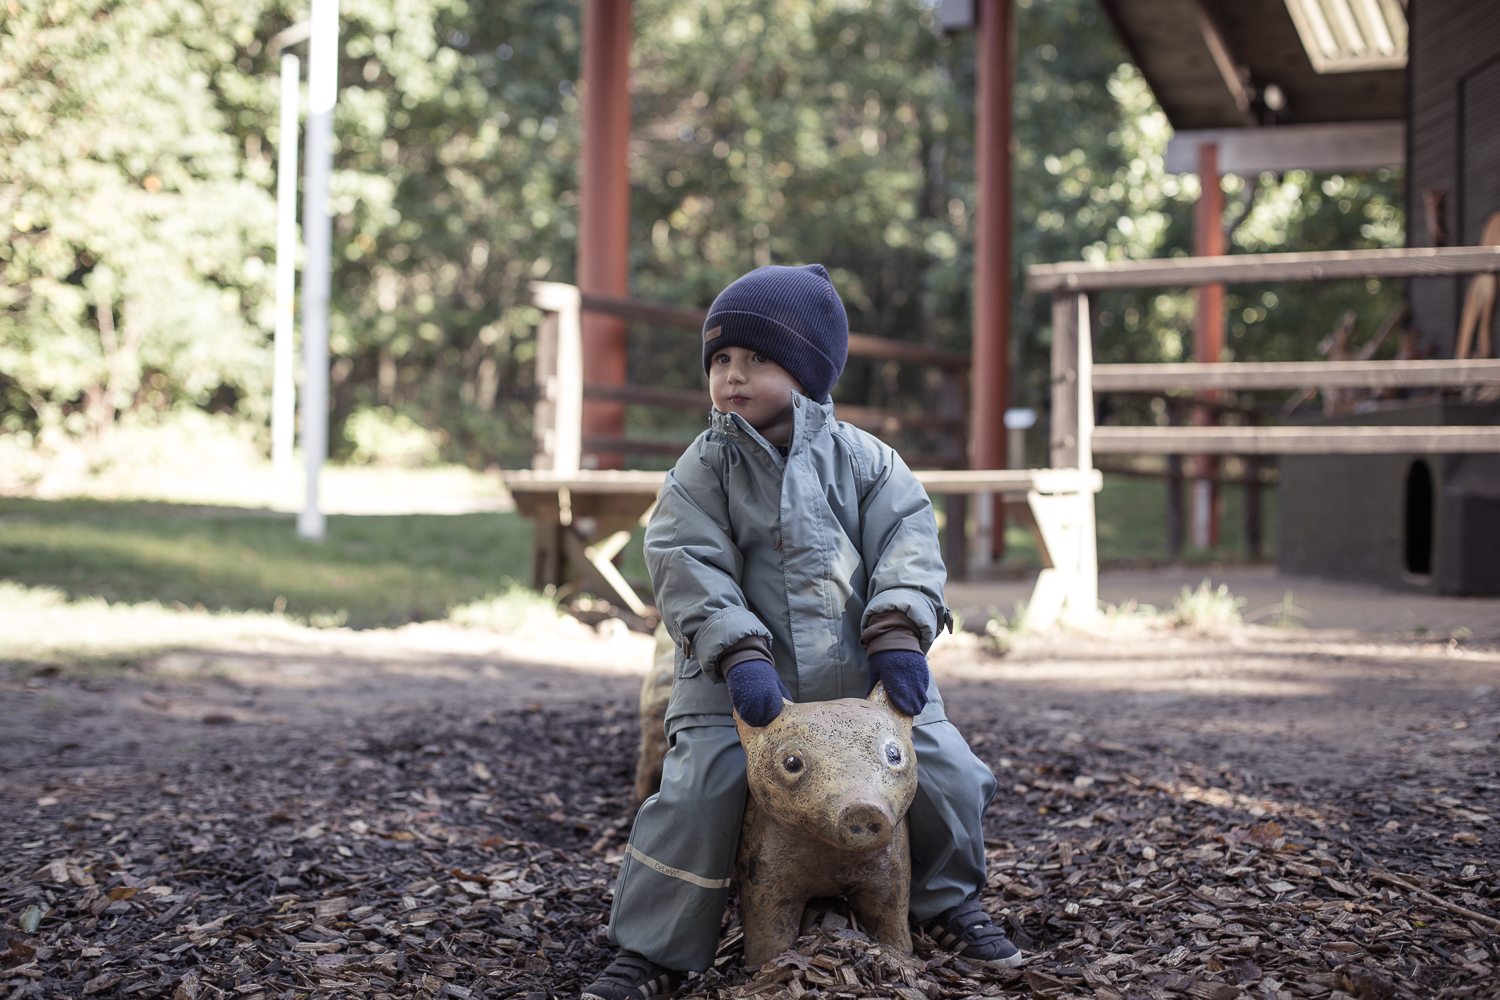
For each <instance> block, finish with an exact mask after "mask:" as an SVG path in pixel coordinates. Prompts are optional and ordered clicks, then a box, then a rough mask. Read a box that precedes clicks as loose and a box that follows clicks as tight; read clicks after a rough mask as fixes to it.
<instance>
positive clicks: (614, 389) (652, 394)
mask: <svg viewBox="0 0 1500 1000" xmlns="http://www.w3.org/2000/svg"><path fill="white" fill-rule="evenodd" d="M583 398H584V399H601V400H606V401H608V402H611V403H625V404H627V405H631V406H659V407H665V408H673V409H680V410H700V411H703V412H707V411H708V410H710V409H712V406H713V404H712V403H711V402H710V401H709V399H708V394H707V393H706V392H704V391H702V390H693V389H656V388H653V387H651V386H647V385H596V384H593V383H590V384H588V385H585V386H584V387H583ZM834 412H835V416H837V417H838V419H840V420H845V421H848V422H849V423H851V424H853V425H854V426H856V427H858V428H860V429H862V430H867V431H869V432H871V433H872V434H895V433H897V432H898V431H901V430H905V429H912V430H946V431H952V432H954V433H961V432H962V431H963V429H964V422H963V420H962V418H957V417H941V416H938V417H932V416H926V415H922V414H917V415H912V414H907V413H902V412H900V411H899V410H882V409H879V408H878V407H873V406H854V405H852V404H848V403H840V404H839V405H838V406H837V407H836V409H835V411H834ZM659 443H660V442H657V444H659ZM648 444H649V443H648ZM650 446H651V447H653V448H654V447H655V446H656V445H655V444H651V445H650ZM678 450H679V451H681V449H680V448H679V449H678ZM654 453H655V452H653V454H654Z"/></svg>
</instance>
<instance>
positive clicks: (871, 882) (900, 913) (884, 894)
mask: <svg viewBox="0 0 1500 1000" xmlns="http://www.w3.org/2000/svg"><path fill="white" fill-rule="evenodd" d="M910 903H911V835H910V832H909V827H908V824H907V821H906V817H905V816H903V817H901V821H900V822H899V823H897V824H896V831H895V836H893V837H892V838H891V846H890V847H889V848H887V850H886V851H885V853H884V855H883V856H882V857H881V859H880V861H879V863H877V864H874V865H871V866H870V867H869V868H868V869H866V871H865V874H864V878H863V879H862V880H861V882H860V884H859V885H858V886H856V887H855V888H854V889H853V890H852V891H851V892H850V893H849V908H850V909H852V910H853V911H854V914H855V916H857V917H859V919H860V921H861V922H862V923H864V925H865V930H866V931H867V932H868V933H869V934H871V935H872V936H874V938H875V940H877V941H879V942H880V943H881V944H888V945H890V946H891V947H893V948H900V949H901V950H902V951H905V952H909V951H911V930H910V929H909V927H908V926H907V907H908V906H909V905H910Z"/></svg>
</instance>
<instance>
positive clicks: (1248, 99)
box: [1100, 0, 1406, 130]
mask: <svg viewBox="0 0 1500 1000" xmlns="http://www.w3.org/2000/svg"><path fill="white" fill-rule="evenodd" d="M1100 3H1101V5H1102V6H1103V8H1104V10H1105V13H1106V14H1107V15H1108V16H1109V18H1110V20H1111V21H1112V22H1113V24H1114V27H1115V31H1116V33H1117V34H1118V35H1119V36H1120V38H1121V40H1122V41H1123V42H1124V44H1125V47H1126V49H1127V50H1128V51H1129V52H1130V55H1131V58H1132V59H1133V60H1134V62H1135V64H1136V65H1137V66H1138V67H1139V68H1140V70H1141V72H1142V73H1143V74H1144V75H1145V77H1146V82H1147V83H1149V84H1150V85H1151V89H1152V90H1153V91H1154V92H1155V94H1156V98H1157V100H1158V101H1159V102H1160V103H1161V106H1162V108H1163V110H1165V111H1166V114H1167V118H1168V120H1169V121H1171V123H1172V125H1173V127H1174V128H1176V129H1179V130H1182V129H1209V128H1235V127H1242V126H1246V125H1256V124H1270V123H1272V122H1275V123H1277V124H1312V123H1323V122H1352V121H1381V120H1387V121H1388V120H1394V119H1402V118H1405V117H1406V69H1405V67H1404V63H1405V58H1404V54H1405V49H1406V45H1405V41H1406V39H1405V17H1404V14H1403V13H1402V11H1401V10H1400V8H1398V7H1396V6H1395V3H1396V0H1389V2H1380V0H1375V3H1378V6H1379V8H1381V9H1385V10H1386V16H1387V17H1388V18H1389V19H1390V21H1391V22H1392V26H1393V27H1394V28H1395V29H1396V31H1397V32H1398V41H1399V48H1400V53H1399V54H1398V55H1395V56H1392V55H1390V54H1386V55H1385V56H1384V57H1383V58H1376V57H1374V54H1373V53H1372V54H1371V55H1370V56H1367V57H1365V58H1363V59H1352V58H1345V59H1342V60H1341V59H1340V58H1339V53H1337V52H1334V53H1332V55H1331V56H1330V55H1329V54H1328V53H1325V52H1318V51H1317V46H1316V44H1315V43H1313V48H1314V51H1315V52H1316V54H1317V56H1318V61H1319V63H1320V65H1321V68H1322V69H1323V70H1324V72H1319V71H1318V69H1317V68H1314V65H1313V58H1312V57H1310V56H1309V54H1308V47H1305V46H1304V40H1303V37H1302V35H1300V34H1299V31H1298V27H1299V26H1298V24H1297V23H1296V21H1294V18H1293V14H1292V10H1291V9H1290V8H1292V7H1296V8H1298V9H1299V17H1303V18H1304V23H1303V25H1302V28H1303V30H1304V31H1305V32H1308V33H1309V37H1310V38H1311V32H1310V31H1309V29H1308V25H1307V24H1306V21H1305V17H1306V15H1305V14H1303V13H1302V8H1304V7H1306V6H1307V5H1308V4H1309V3H1311V4H1312V5H1313V6H1317V5H1318V4H1319V0H1100ZM1361 4H1362V5H1363V6H1362V7H1361V6H1360V5H1361ZM1345 5H1347V6H1349V7H1350V10H1351V12H1356V13H1359V15H1360V17H1361V18H1365V17H1367V16H1368V12H1369V11H1370V10H1372V9H1375V8H1374V6H1373V5H1372V2H1371V0H1321V8H1322V9H1323V10H1324V11H1326V10H1328V9H1329V8H1340V7H1342V6H1345ZM1314 13H1315V14H1316V12H1314ZM1335 13H1337V11H1335ZM1361 23H1363V22H1361ZM1334 27H1335V28H1337V27H1338V25H1337V23H1335V24H1334ZM1325 37H1327V36H1326V34H1325ZM1341 40H1342V39H1341ZM1356 44H1357V41H1356ZM1361 66H1364V67H1369V66H1383V67H1385V68H1357V67H1361ZM1339 70H1350V71H1339ZM1273 84H1274V85H1275V87H1276V88H1279V90H1280V92H1281V95H1283V96H1284V103H1283V106H1282V107H1281V108H1280V109H1279V110H1276V109H1275V108H1274V106H1275V105H1276V104H1277V103H1281V102H1278V101H1277V100H1276V98H1277V96H1278V95H1276V93H1275V91H1274V90H1272V91H1271V92H1270V99H1269V100H1267V89H1268V88H1269V87H1270V86H1271V85H1273ZM1268 105H1269V106H1268Z"/></svg>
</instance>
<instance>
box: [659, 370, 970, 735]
mask: <svg viewBox="0 0 1500 1000" xmlns="http://www.w3.org/2000/svg"><path fill="white" fill-rule="evenodd" d="M793 403H794V404H795V409H794V410H793V416H794V425H795V426H794V429H793V432H792V438H791V441H790V443H789V450H788V455H787V457H786V458H782V456H781V454H780V452H779V451H777V449H776V448H775V447H773V446H772V445H771V444H769V443H768V442H767V441H766V440H765V439H764V438H763V437H761V436H760V434H758V433H757V432H756V431H755V430H754V429H753V428H752V427H751V426H750V425H749V424H748V423H746V422H745V420H744V418H742V417H740V416H739V415H738V414H729V415H727V416H726V415H725V414H722V413H719V412H717V411H715V412H714V413H713V414H712V416H711V426H710V427H709V429H708V430H707V431H704V432H703V433H702V434H701V435H699V436H698V439H697V440H696V441H694V442H693V443H692V445H690V446H689V447H688V449H687V451H686V452H684V453H683V456H682V458H680V459H679V460H678V462H677V467H676V468H675V469H673V470H672V471H671V472H670V473H668V474H667V479H666V482H665V484H664V485H663V486H662V491H661V498H660V503H659V504H658V505H657V508H656V512H655V514H653V516H652V518H651V523H650V525H649V526H648V527H647V529H646V564H647V566H648V567H649V568H650V570H651V580H652V583H653V585H654V587H655V590H656V601H657V606H658V607H659V608H660V609H661V612H662V616H663V620H664V621H665V622H666V626H667V630H668V631H669V632H670V633H671V635H672V638H673V640H675V641H676V643H677V675H676V678H675V680H674V682H673V684H672V698H671V701H670V703H669V704H668V707H667V730H668V732H669V733H673V732H676V731H677V730H678V729H681V728H683V727H685V726H691V725H711V724H723V723H726V722H728V721H729V720H728V718H727V717H729V716H730V715H731V712H732V709H731V706H730V701H729V691H728V687H727V686H726V685H725V684H724V679H723V677H722V675H721V671H720V669H719V658H720V655H721V654H723V653H724V652H725V651H726V650H728V649H729V648H730V647H732V646H734V645H735V644H736V643H737V642H740V641H741V640H743V639H745V638H746V637H747V636H755V635H758V636H763V637H765V638H766V639H767V640H769V642H770V645H771V652H772V659H773V661H774V663H775V666H776V671H777V673H778V674H779V675H780V677H781V680H782V682H783V683H784V684H786V686H787V690H789V691H791V693H792V699H793V700H794V701H798V702H805V701H827V700H831V699H834V698H862V697H864V696H865V694H866V693H867V690H868V687H869V672H868V667H867V665H866V657H865V651H864V649H862V648H861V646H860V633H861V631H862V629H863V628H864V627H865V625H866V624H867V623H868V622H869V620H870V619H871V618H872V617H874V616H876V615H879V614H882V613H884V612H889V611H900V612H902V613H904V614H905V615H906V616H907V617H908V618H909V619H911V622H912V624H913V625H915V627H916V631H917V633H918V635H917V639H918V642H919V644H920V646H921V648H922V651H923V652H924V653H925V652H926V651H927V648H928V647H929V646H931V645H932V641H933V639H934V638H936V635H937V630H938V629H939V628H940V627H942V626H943V625H944V624H949V623H950V622H951V618H950V616H949V614H948V611H947V609H946V608H945V607H944V606H943V584H944V581H945V579H946V575H947V574H946V571H945V569H944V566H943V562H942V558H941V555H940V550H939V545H938V535H937V523H936V521H935V520H934V518H933V513H932V504H931V502H930V501H929V500H928V498H927V493H926V491H925V490H923V488H922V485H921V484H920V483H919V482H917V479H916V477H915V476H913V475H912V474H911V470H910V469H908V468H907V467H906V463H905V462H903V461H902V460H901V456H899V455H897V454H896V453H895V451H893V450H892V449H891V448H889V447H888V446H886V445H885V444H883V443H881V442H880V441H879V440H878V439H876V438H875V437H873V436H871V435H869V434H866V433H865V432H864V431H861V430H859V429H857V428H855V427H851V426H850V425H849V424H846V423H842V422H839V421H836V420H835V419H834V414H833V404H832V403H823V404H819V403H814V402H812V401H811V400H809V399H808V398H806V397H805V396H801V395H794V396H793ZM950 627H951V625H950ZM927 697H928V703H927V707H926V708H925V709H924V710H923V711H922V713H921V714H920V715H919V716H918V717H917V719H916V722H917V724H919V725H920V724H923V723H927V722H933V721H936V720H939V719H942V718H944V714H943V705H942V701H941V699H940V698H939V696H938V691H937V685H936V684H935V683H932V684H929V685H928V689H927Z"/></svg>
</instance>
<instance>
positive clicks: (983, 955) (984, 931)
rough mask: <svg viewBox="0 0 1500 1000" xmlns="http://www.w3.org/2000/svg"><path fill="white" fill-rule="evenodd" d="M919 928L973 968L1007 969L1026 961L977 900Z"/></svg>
mask: <svg viewBox="0 0 1500 1000" xmlns="http://www.w3.org/2000/svg"><path fill="white" fill-rule="evenodd" d="M918 927H919V928H920V929H921V930H922V932H923V933H925V934H926V935H927V936H928V937H930V938H932V940H933V943H934V944H936V945H937V946H938V947H939V948H941V949H943V950H944V951H951V952H953V953H954V954H955V955H961V956H963V960H964V961H965V962H969V963H970V964H977V965H985V966H989V967H990V968H992V969H1003V968H1010V967H1013V966H1017V965H1020V964H1021V963H1022V962H1024V961H1025V959H1024V958H1022V957H1021V951H1020V949H1019V948H1017V947H1016V946H1015V945H1013V944H1011V943H1010V942H1009V941H1007V940H1006V938H1005V934H1004V932H1003V931H1001V930H1000V928H999V927H996V926H995V923H994V921H992V920H991V919H990V915H989V914H988V913H985V912H984V907H982V906H980V905H979V900H977V899H966V900H964V901H963V902H962V903H959V904H958V905H957V906H955V907H953V908H952V909H948V910H944V911H943V912H942V913H939V914H938V915H937V916H935V917H933V918H932V919H931V920H929V921H927V922H926V923H924V924H918Z"/></svg>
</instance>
